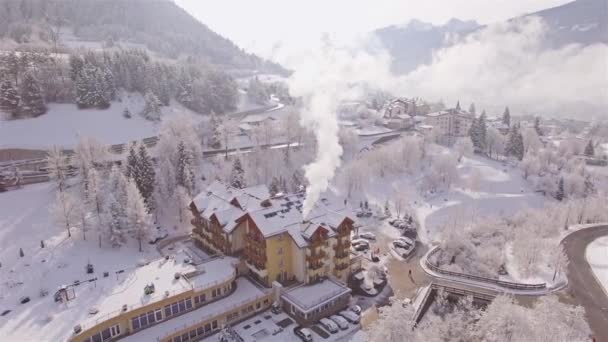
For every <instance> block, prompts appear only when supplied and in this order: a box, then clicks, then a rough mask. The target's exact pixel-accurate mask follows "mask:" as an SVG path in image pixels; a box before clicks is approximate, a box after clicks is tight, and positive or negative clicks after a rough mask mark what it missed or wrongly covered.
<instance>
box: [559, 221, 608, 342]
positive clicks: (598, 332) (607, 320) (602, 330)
mask: <svg viewBox="0 0 608 342" xmlns="http://www.w3.org/2000/svg"><path fill="white" fill-rule="evenodd" d="M604 235H608V226H599V227H593V228H587V229H582V230H579V231H577V232H574V233H572V234H570V235H569V236H568V237H566V238H565V239H564V240H563V241H562V244H563V245H564V249H565V251H566V254H567V255H568V259H569V261H570V262H569V264H568V282H569V284H568V291H569V292H570V294H571V295H572V297H573V298H574V300H575V301H576V302H577V304H579V305H582V306H583V307H584V308H585V312H586V315H587V322H589V325H590V327H591V330H592V331H593V333H594V336H595V338H596V340H597V341H608V296H606V292H604V289H603V288H602V285H601V284H599V283H598V281H597V279H596V278H595V276H594V275H593V271H592V270H591V267H590V266H589V263H588V262H587V259H586V258H585V251H586V249H587V245H588V244H589V243H591V242H592V241H593V240H595V239H597V238H599V237H601V236H604Z"/></svg>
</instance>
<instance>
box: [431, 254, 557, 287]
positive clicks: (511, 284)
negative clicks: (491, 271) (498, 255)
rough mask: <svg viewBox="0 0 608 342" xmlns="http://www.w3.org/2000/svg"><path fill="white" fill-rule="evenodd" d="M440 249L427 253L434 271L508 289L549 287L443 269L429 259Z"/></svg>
mask: <svg viewBox="0 0 608 342" xmlns="http://www.w3.org/2000/svg"><path fill="white" fill-rule="evenodd" d="M439 251H441V248H439V247H435V249H433V250H432V251H431V252H429V253H428V254H427V256H426V259H425V265H426V266H427V267H428V268H429V269H431V270H432V271H434V272H437V273H440V274H443V275H447V276H451V277H457V278H464V279H470V280H475V281H479V282H483V283H489V284H495V285H498V286H502V287H505V288H508V289H514V290H543V289H545V288H547V284H546V283H542V284H521V283H515V282H510V281H503V280H498V279H491V278H485V277H481V276H476V275H472V274H466V273H458V272H453V271H447V270H443V269H441V268H440V267H439V266H437V265H435V264H433V263H432V262H431V261H430V260H429V259H430V257H432V256H433V255H435V254H437V253H438V252H439Z"/></svg>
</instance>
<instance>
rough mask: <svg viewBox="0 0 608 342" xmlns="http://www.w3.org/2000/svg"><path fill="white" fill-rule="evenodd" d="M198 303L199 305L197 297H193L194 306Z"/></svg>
mask: <svg viewBox="0 0 608 342" xmlns="http://www.w3.org/2000/svg"><path fill="white" fill-rule="evenodd" d="M198 303H199V299H198V296H195V297H194V305H198Z"/></svg>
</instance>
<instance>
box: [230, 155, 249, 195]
mask: <svg viewBox="0 0 608 342" xmlns="http://www.w3.org/2000/svg"><path fill="white" fill-rule="evenodd" d="M230 186H232V187H234V188H237V189H243V188H244V187H245V186H246V185H245V170H243V165H242V164H241V159H240V158H239V157H236V158H235V159H234V164H232V172H231V173H230Z"/></svg>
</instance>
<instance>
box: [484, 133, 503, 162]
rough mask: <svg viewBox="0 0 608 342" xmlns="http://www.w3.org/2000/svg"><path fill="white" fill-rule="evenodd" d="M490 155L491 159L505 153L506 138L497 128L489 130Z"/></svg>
mask: <svg viewBox="0 0 608 342" xmlns="http://www.w3.org/2000/svg"><path fill="white" fill-rule="evenodd" d="M487 143H488V144H487V145H488V155H489V156H490V158H493V157H492V156H493V155H494V158H497V157H498V156H499V155H502V154H503V153H504V149H505V137H504V136H503V135H502V133H500V132H499V131H498V130H497V129H496V128H494V127H489V128H488V141H487Z"/></svg>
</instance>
